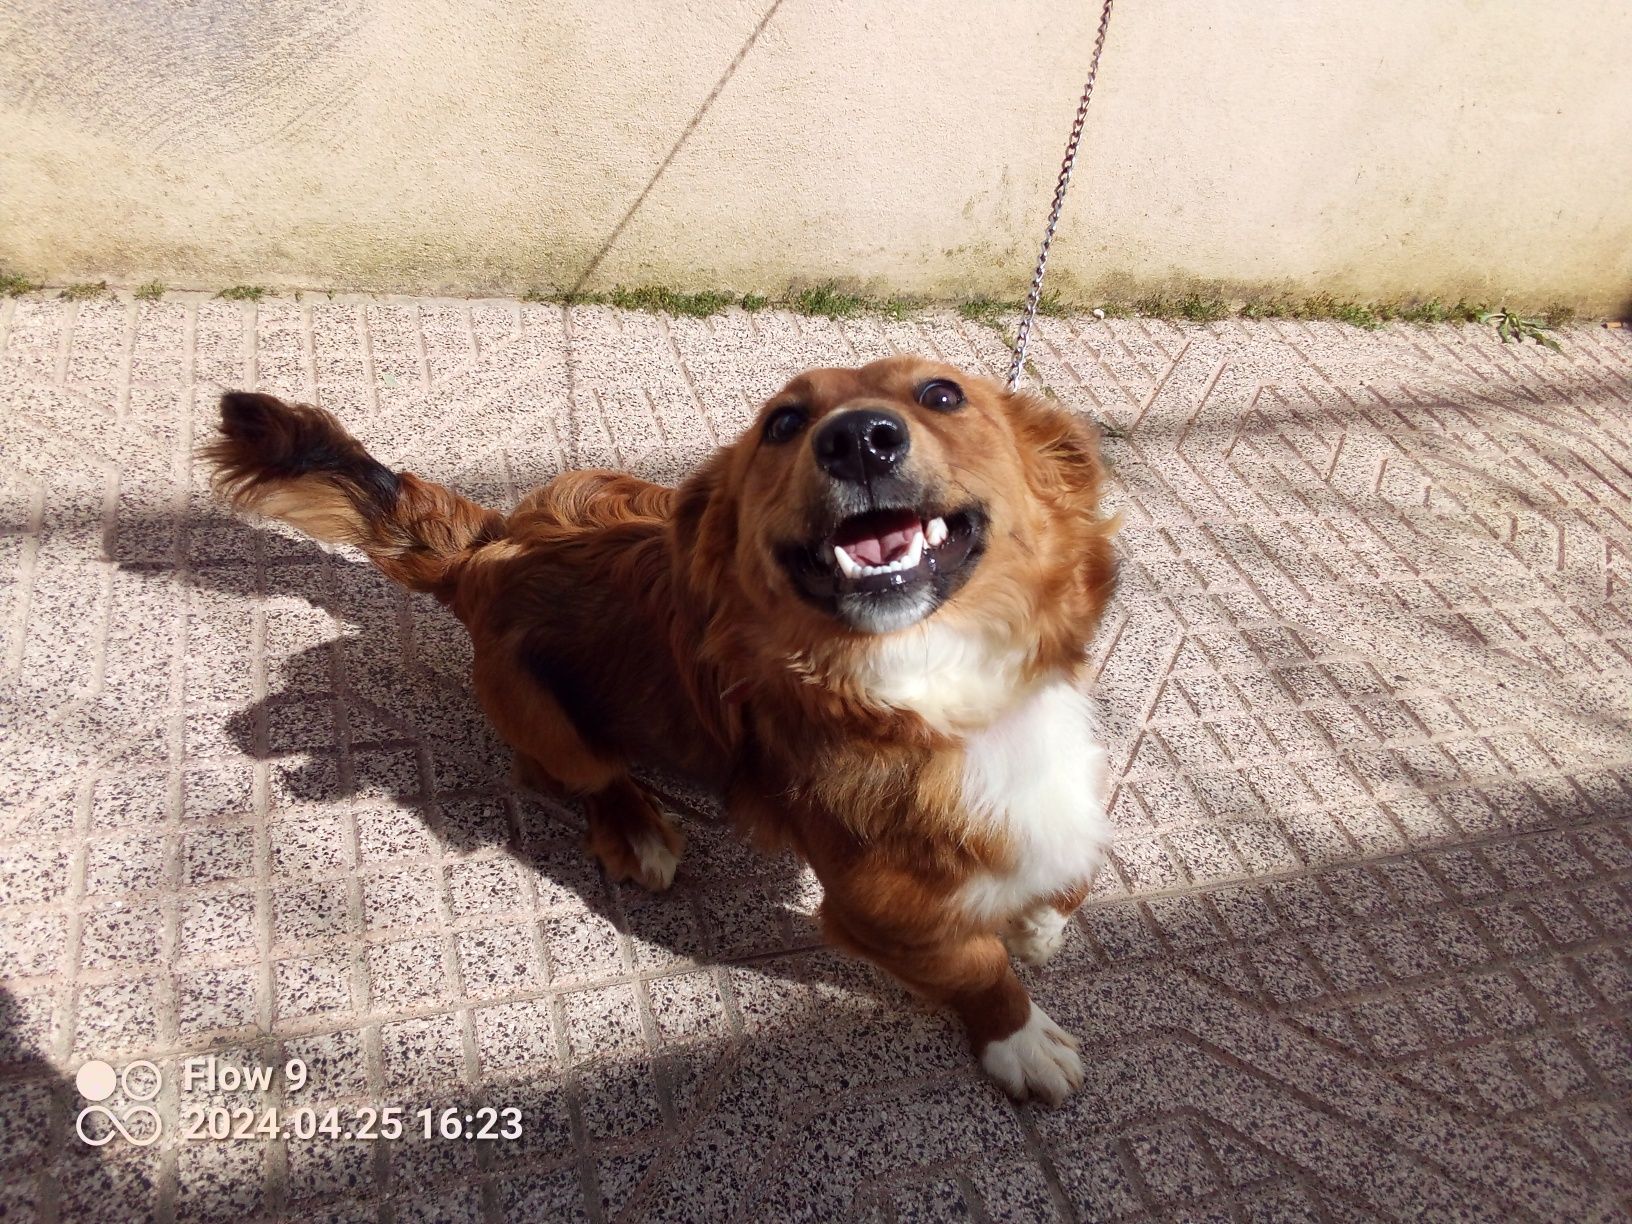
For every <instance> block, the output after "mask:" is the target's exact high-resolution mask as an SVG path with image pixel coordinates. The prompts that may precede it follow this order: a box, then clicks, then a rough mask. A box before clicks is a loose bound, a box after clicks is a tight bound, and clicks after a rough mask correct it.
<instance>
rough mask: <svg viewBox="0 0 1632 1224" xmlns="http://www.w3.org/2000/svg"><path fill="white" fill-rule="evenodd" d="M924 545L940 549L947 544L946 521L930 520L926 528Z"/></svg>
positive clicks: (939, 519)
mask: <svg viewBox="0 0 1632 1224" xmlns="http://www.w3.org/2000/svg"><path fill="white" fill-rule="evenodd" d="M923 540H924V543H926V544H928V545H929V546H930V547H931V548H939V547H940V546H941V545H942V544H945V543H946V520H945V519H941V518H933V519H930V520H929V522H928V524H926V525H925V527H924V535H923Z"/></svg>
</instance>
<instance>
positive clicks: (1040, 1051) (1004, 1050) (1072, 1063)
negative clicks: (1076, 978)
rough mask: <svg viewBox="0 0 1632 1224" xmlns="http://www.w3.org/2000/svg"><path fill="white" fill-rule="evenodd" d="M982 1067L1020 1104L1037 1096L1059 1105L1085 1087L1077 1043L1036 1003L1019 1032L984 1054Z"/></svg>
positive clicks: (983, 1052) (991, 1046) (981, 1055)
mask: <svg viewBox="0 0 1632 1224" xmlns="http://www.w3.org/2000/svg"><path fill="white" fill-rule="evenodd" d="M980 1065H981V1067H982V1068H983V1069H984V1070H985V1072H986V1074H987V1075H989V1076H991V1077H992V1078H993V1079H994V1080H996V1081H997V1082H998V1084H999V1085H1001V1086H1002V1088H1003V1091H1004V1092H1007V1093H1008V1094H1009V1095H1010V1096H1012V1097H1013V1098H1014V1099H1015V1100H1017V1101H1023V1100H1025V1099H1026V1098H1027V1097H1033V1096H1034V1097H1038V1098H1040V1099H1042V1100H1044V1101H1047V1102H1048V1103H1049V1104H1050V1105H1058V1104H1059V1103H1060V1102H1061V1101H1063V1100H1065V1098H1066V1097H1068V1096H1069V1095H1071V1093H1072V1092H1073V1091H1074V1090H1076V1089H1078V1088H1081V1087H1082V1059H1080V1058H1079V1057H1077V1039H1076V1038H1075V1037H1073V1036H1071V1034H1070V1033H1068V1032H1066V1031H1065V1030H1064V1029H1062V1028H1061V1027H1060V1026H1059V1025H1057V1024H1055V1023H1054V1021H1052V1020H1050V1019H1049V1017H1048V1013H1047V1012H1045V1011H1044V1010H1043V1009H1042V1008H1040V1007H1038V1006H1037V1004H1035V1003H1033V1004H1032V1005H1031V1015H1030V1016H1028V1017H1027V1018H1026V1023H1025V1024H1024V1025H1023V1026H1022V1027H1021V1028H1020V1029H1019V1030H1018V1031H1017V1032H1014V1033H1010V1034H1009V1035H1008V1036H1007V1037H1005V1038H1003V1040H1002V1041H994V1042H992V1043H991V1044H990V1045H988V1046H987V1047H986V1048H985V1049H984V1050H982V1051H981V1054H980Z"/></svg>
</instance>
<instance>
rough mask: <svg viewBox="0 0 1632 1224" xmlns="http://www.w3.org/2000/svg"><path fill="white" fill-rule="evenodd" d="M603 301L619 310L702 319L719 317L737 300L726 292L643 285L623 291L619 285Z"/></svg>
mask: <svg viewBox="0 0 1632 1224" xmlns="http://www.w3.org/2000/svg"><path fill="white" fill-rule="evenodd" d="M607 300H608V301H609V302H611V304H612V305H614V306H616V307H617V308H618V309H619V310H649V311H653V312H655V313H658V314H666V315H676V316H679V315H685V316H687V317H690V318H694V319H704V318H707V317H708V316H709V315H716V314H719V313H720V311H722V310H724V309H725V308H726V307H727V306H730V305H732V304H733V303H734V302H735V301H736V300H737V299H736V296H735V295H734V294H730V293H706V292H705V293H679V292H677V291H676V290H673V289H664V288H662V287H660V286H657V285H643V286H641V287H640V288H638V289H625V288H623V287H622V286H621V285H620V286H619V287H618V288H616V289H614V290H612V292H611V293H610V294H608V295H607Z"/></svg>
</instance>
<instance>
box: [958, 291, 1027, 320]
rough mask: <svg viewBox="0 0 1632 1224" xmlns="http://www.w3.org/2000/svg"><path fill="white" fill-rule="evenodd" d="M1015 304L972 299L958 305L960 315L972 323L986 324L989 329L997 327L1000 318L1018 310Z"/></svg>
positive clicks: (986, 298) (997, 300)
mask: <svg viewBox="0 0 1632 1224" xmlns="http://www.w3.org/2000/svg"><path fill="white" fill-rule="evenodd" d="M1018 309H1019V307H1017V306H1015V304H1014V303H1013V302H1005V301H1002V300H1000V299H998V298H992V297H985V296H984V295H983V296H981V297H972V298H969V299H968V300H966V301H962V302H959V303H958V313H959V314H960V315H962V316H963V317H964V318H966V319H968V320H969V321H970V322H971V323H984V324H986V325H987V326H988V327H996V326H997V325H998V320H999V318H1000V316H1002V315H1004V314H1007V313H1009V312H1011V311H1014V310H1018Z"/></svg>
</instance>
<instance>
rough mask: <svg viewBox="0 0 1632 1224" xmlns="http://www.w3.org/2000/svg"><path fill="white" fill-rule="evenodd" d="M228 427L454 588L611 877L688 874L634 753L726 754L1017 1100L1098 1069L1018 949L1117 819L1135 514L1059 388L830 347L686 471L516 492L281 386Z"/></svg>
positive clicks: (457, 610) (503, 725)
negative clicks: (1107, 716) (1098, 728)
mask: <svg viewBox="0 0 1632 1224" xmlns="http://www.w3.org/2000/svg"><path fill="white" fill-rule="evenodd" d="M205 454H206V456H207V457H208V458H209V459H210V460H211V461H213V463H214V464H215V465H216V480H217V486H218V488H219V489H220V490H221V491H222V492H223V493H224V494H225V496H226V497H227V498H228V499H229V500H231V501H232V503H233V504H234V505H236V506H238V507H240V508H243V509H245V510H252V511H256V512H259V513H261V514H264V515H270V516H272V517H274V518H278V519H282V520H283V521H285V522H287V523H290V524H292V525H294V526H295V527H297V528H299V529H301V530H303V531H305V532H307V533H309V534H310V535H312V536H315V537H317V538H318V539H321V540H325V541H329V542H331V543H341V544H349V545H354V546H356V547H357V548H360V549H362V550H363V552H365V553H366V554H367V555H368V557H369V559H370V560H371V561H373V563H374V564H375V565H376V566H378V567H379V568H380V569H381V570H383V571H384V572H385V573H386V574H387V575H389V576H390V577H391V578H393V579H395V580H396V581H398V582H401V583H403V584H404V585H406V586H409V587H411V588H413V589H414V590H418V591H428V592H430V593H431V594H433V595H435V596H436V597H437V598H438V599H440V600H441V601H442V602H443V603H445V604H447V605H448V606H449V607H450V608H451V609H452V610H453V612H454V614H455V615H456V616H458V617H459V619H460V620H461V621H463V622H464V624H465V626H466V627H467V628H468V629H469V631H470V635H471V638H472V640H473V641H474V643H475V687H476V692H477V695H478V697H479V698H480V700H481V703H482V706H483V708H484V709H485V710H486V711H487V714H488V716H489V717H490V718H491V719H492V720H493V724H494V726H495V727H497V728H498V731H499V733H500V734H501V735H502V736H503V737H504V738H505V739H506V740H507V741H508V742H509V743H510V744H511V746H512V747H513V748H514V749H515V752H516V759H517V764H518V767H519V770H520V773H521V776H522V777H523V778H524V779H526V780H528V781H530V782H532V783H534V784H536V785H540V786H550V787H554V788H557V789H560V790H564V791H567V792H570V793H572V794H574V795H577V796H579V797H581V798H582V800H583V803H584V805H585V808H586V809H587V813H588V818H589V830H590V832H589V846H590V849H591V850H592V851H593V852H594V854H595V855H596V857H597V858H599V859H600V861H601V862H602V863H603V864H604V865H605V867H606V870H607V871H608V873H609V874H610V875H611V876H613V877H614V878H616V879H629V878H633V879H635V880H638V881H639V882H640V883H641V884H643V885H645V886H646V887H648V888H652V889H662V888H665V887H667V886H668V884H669V883H670V881H671V880H672V879H673V877H674V871H675V867H676V864H677V862H678V856H679V853H680V849H681V840H680V836H679V834H678V832H677V831H676V830H675V829H674V827H673V826H672V825H671V824H670V823H669V821H668V820H667V818H666V817H665V816H664V815H663V813H662V811H661V810H660V809H659V808H658V807H657V806H656V804H654V803H653V802H652V800H651V798H650V797H649V796H648V795H647V794H646V793H645V792H644V791H642V790H641V788H640V787H639V785H638V784H637V783H635V782H634V781H633V780H632V779H631V777H630V775H629V769H630V766H631V765H632V764H634V763H638V762H648V763H652V764H658V765H661V766H664V767H666V768H668V769H671V770H674V771H677V772H679V773H683V774H688V775H691V776H693V777H696V778H700V779H704V780H707V781H708V782H710V783H712V784H713V785H715V786H716V787H718V788H719V789H720V790H721V791H722V792H723V793H724V794H725V795H726V796H727V801H728V807H729V809H730V811H731V812H732V814H733V817H734V818H735V819H736V820H737V821H738V823H739V824H740V825H741V826H742V827H744V828H745V829H746V830H747V831H749V832H751V833H753V834H755V835H756V836H758V837H759V838H761V839H770V840H772V841H775V842H781V843H785V844H791V845H792V846H793V847H794V848H795V849H796V850H797V851H798V852H799V853H800V854H802V855H803V856H804V857H805V858H806V859H807V860H808V861H809V862H810V864H811V866H812V867H813V868H814V870H815V872H816V874H817V876H818V877H819V878H820V880H821V882H822V886H823V889H824V892H825V900H824V902H823V906H822V917H823V922H824V925H825V929H826V931H827V933H828V935H829V937H830V938H832V939H833V940H834V941H835V942H836V943H838V944H840V945H842V946H844V947H846V948H849V949H851V950H852V951H855V952H857V953H860V954H861V955H862V956H865V957H867V958H868V959H870V960H872V961H873V962H875V963H876V964H878V965H881V966H882V967H884V968H885V969H887V970H889V971H890V972H891V973H893V974H895V975H896V976H897V977H899V978H900V979H902V980H903V981H904V982H906V983H907V984H908V985H909V986H911V987H913V988H914V989H916V990H918V991H919V992H921V993H923V994H925V995H927V996H929V997H931V998H933V999H936V1000H939V1001H941V1002H943V1003H946V1004H949V1005H951V1006H952V1007H954V1008H956V1009H957V1010H958V1012H959V1014H960V1015H961V1016H962V1018H963V1020H964V1023H965V1024H966V1025H967V1026H968V1030H969V1036H970V1039H971V1041H972V1043H973V1045H974V1048H975V1051H976V1053H977V1054H978V1055H979V1057H980V1060H981V1064H982V1065H983V1066H984V1067H985V1068H986V1070H987V1072H988V1073H989V1074H990V1075H991V1076H992V1077H993V1078H995V1079H996V1080H997V1081H998V1082H999V1083H1000V1084H1002V1085H1003V1087H1004V1088H1006V1089H1007V1090H1008V1091H1009V1092H1010V1093H1011V1094H1013V1095H1014V1096H1016V1097H1025V1096H1027V1095H1031V1094H1035V1095H1038V1096H1041V1097H1044V1098H1046V1099H1048V1100H1050V1101H1058V1100H1060V1099H1061V1098H1063V1097H1064V1096H1065V1095H1066V1094H1067V1093H1068V1092H1069V1091H1070V1090H1071V1089H1072V1088H1074V1087H1076V1086H1078V1085H1079V1084H1080V1083H1081V1080H1082V1067H1081V1063H1080V1061H1079V1060H1078V1057H1077V1054H1076V1042H1075V1041H1074V1040H1073V1039H1072V1038H1071V1037H1070V1036H1068V1035H1067V1034H1066V1033H1064V1032H1063V1031H1062V1030H1061V1029H1060V1028H1059V1027H1058V1026H1057V1025H1055V1024H1054V1022H1053V1021H1052V1020H1050V1019H1049V1018H1048V1016H1047V1015H1046V1014H1045V1013H1044V1012H1043V1011H1042V1010H1041V1009H1040V1008H1038V1007H1037V1006H1035V1005H1034V1004H1033V1003H1032V1002H1031V1000H1030V999H1029V998H1028V997H1027V995H1026V991H1025V988H1024V987H1023V986H1022V985H1021V984H1020V981H1019V979H1018V978H1017V977H1016V976H1015V973H1014V970H1013V967H1012V966H1011V965H1010V962H1009V954H1010V953H1011V952H1012V953H1013V954H1014V955H1016V956H1018V957H1020V958H1021V959H1022V960H1026V961H1028V962H1032V963H1039V962H1041V961H1042V960H1044V959H1046V958H1047V957H1048V956H1049V955H1050V954H1051V953H1052V952H1053V951H1054V950H1055V949H1056V948H1057V947H1058V946H1059V943H1060V941H1061V937H1062V934H1063V930H1064V925H1065V921H1066V919H1067V917H1068V916H1069V915H1070V913H1071V912H1072V911H1073V910H1074V909H1075V908H1076V907H1077V905H1078V904H1079V903H1080V902H1081V900H1082V898H1083V896H1084V894H1085V892H1086V891H1087V889H1088V885H1089V881H1090V880H1091V878H1092V876H1093V874H1094V872H1095V870H1096V869H1097V868H1098V866H1099V865H1100V862H1101V861H1102V859H1103V856H1104V851H1105V847H1106V845H1107V842H1108V840H1109V825H1108V822H1107V820H1106V818H1105V814H1104V808H1103V801H1102V797H1101V794H1100V782H1101V773H1102V771H1103V762H1104V751H1103V749H1102V748H1101V747H1100V746H1099V744H1098V743H1097V742H1096V739H1095V737H1094V732H1093V728H1092V724H1091V721H1090V711H1089V708H1088V704H1087V702H1086V701H1085V700H1084V698H1083V697H1082V696H1081V695H1080V693H1079V690H1078V686H1077V680H1078V674H1079V672H1080V670H1081V667H1082V663H1083V659H1084V652H1085V647H1086V644H1087V641H1088V639H1089V636H1090V635H1091V634H1092V632H1093V630H1094V627H1095V625H1096V624H1097V622H1098V620H1099V616H1100V612H1101V609H1102V608H1103V606H1104V603H1105V600H1106V598H1107V596H1108V595H1109V592H1110V589H1111V585H1112V576H1113V562H1112V555H1111V547H1110V535H1111V531H1112V528H1111V526H1110V524H1108V523H1107V522H1106V521H1105V520H1104V519H1103V518H1102V517H1101V516H1100V513H1099V508H1098V502H1099V488H1100V480H1101V469H1100V464H1099V460H1098V457H1097V451H1096V447H1095V442H1094V439H1093V437H1092V436H1091V434H1090V433H1089V432H1088V431H1087V430H1086V429H1085V428H1084V427H1083V426H1082V425H1080V424H1079V423H1078V422H1076V421H1075V420H1073V419H1072V418H1071V417H1070V416H1068V415H1067V414H1066V413H1064V412H1062V411H1059V410H1057V409H1055V408H1053V407H1050V406H1049V405H1047V404H1046V403H1044V402H1042V401H1040V400H1037V399H1035V398H1031V397H1028V396H1024V395H1015V394H1007V393H1005V392H1004V391H1003V390H1002V389H1001V388H999V387H998V386H997V385H996V384H994V383H991V382H988V381H987V380H985V379H981V378H972V377H967V376H965V375H963V374H961V373H959V372H958V371H956V370H953V369H950V368H948V367H946V366H943V365H939V364H936V363H933V362H929V361H924V360H919V359H916V358H907V357H897V358H890V359H888V360H885V361H877V362H874V363H873V364H871V365H868V366H864V367H862V368H861V369H830V370H812V371H810V372H808V373H806V374H802V375H800V376H799V377H798V378H795V379H794V380H793V381H792V382H790V383H789V384H788V385H787V387H785V388H784V389H783V390H782V391H781V392H779V393H778V394H777V395H775V396H773V397H772V398H771V400H770V401H769V402H768V403H767V404H766V405H765V407H764V409H763V410H762V411H761V413H760V415H759V419H758V421H757V423H756V424H755V425H754V427H753V428H752V429H750V430H749V431H748V432H747V433H745V434H744V435H743V436H742V437H741V438H739V439H738V440H737V441H736V442H735V443H734V444H732V445H731V446H728V447H725V448H723V449H721V450H720V451H718V452H717V453H716V454H715V455H714V456H713V457H712V458H711V459H710V460H709V461H708V462H707V463H705V464H704V465H703V466H702V468H701V469H700V470H698V471H697V472H696V473H695V474H694V475H693V476H692V477H691V478H690V479H689V480H687V481H686V482H685V484H684V485H682V486H681V487H680V488H679V489H668V488H663V487H660V486H657V485H652V484H648V483H647V482H645V481H642V480H639V479H636V478H635V477H633V476H628V475H622V474H618V473H613V472H571V473H568V474H566V475H563V476H561V477H559V478H557V479H556V480H554V481H552V482H551V483H550V484H548V485H547V486H545V487H544V488H542V489H539V490H538V491H536V492H535V493H533V494H532V495H530V496H529V497H527V498H526V499H525V500H524V501H523V502H522V503H521V504H520V505H519V506H518V507H517V508H516V511H515V513H513V514H511V515H510V516H509V517H508V518H506V517H505V516H504V515H502V514H500V513H498V512H496V511H493V510H486V509H483V508H482V507H480V506H477V505H474V504H472V503H471V502H469V501H466V500H465V499H463V498H461V497H460V496H459V495H458V494H457V493H455V492H453V491H452V490H450V489H447V488H444V487H442V486H440V485H432V484H427V483H425V482H423V481H421V480H419V479H417V478H416V477H414V476H412V475H409V474H407V473H392V472H391V471H389V470H388V469H386V468H385V467H383V466H382V465H381V464H379V463H377V462H376V461H375V460H373V459H372V458H370V457H369V455H368V454H367V453H366V452H365V451H364V450H363V449H362V447H361V446H360V445H359V444H358V443H357V442H356V441H355V440H354V439H352V438H351V437H350V436H349V435H348V434H346V432H345V431H344V430H343V429H342V428H341V427H340V425H339V424H338V422H336V421H335V419H334V418H333V417H331V416H330V415H329V414H328V413H326V412H323V411H321V410H320V409H317V408H313V407H308V406H305V405H291V404H285V403H283V402H281V401H279V400H277V399H274V398H272V397H271V396H267V395H259V394H253V393H249V392H232V393H229V394H227V395H225V396H224V397H223V398H222V401H221V436H220V437H219V438H218V439H216V440H215V441H214V442H212V443H211V444H210V445H209V446H207V447H206V449H205Z"/></svg>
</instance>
